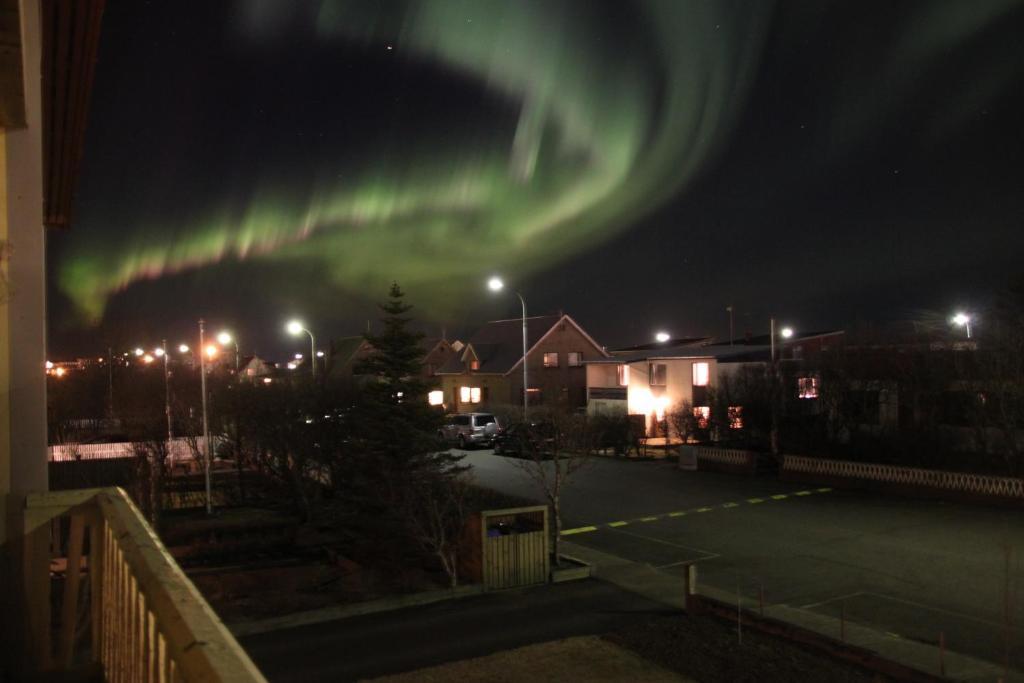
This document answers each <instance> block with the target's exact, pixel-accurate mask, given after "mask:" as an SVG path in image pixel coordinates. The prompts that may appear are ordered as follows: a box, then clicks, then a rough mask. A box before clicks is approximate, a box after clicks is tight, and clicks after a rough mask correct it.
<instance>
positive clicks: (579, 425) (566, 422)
mask: <svg viewBox="0 0 1024 683" xmlns="http://www.w3.org/2000/svg"><path fill="white" fill-rule="evenodd" d="M531 417H532V419H533V422H531V423H530V424H525V425H524V429H523V432H524V434H523V443H522V444H521V453H522V456H523V458H522V459H521V460H518V461H516V464H517V465H518V466H519V467H520V469H522V470H523V471H524V472H525V473H526V474H527V475H528V476H529V477H530V479H532V480H533V481H534V483H536V484H537V487H538V488H539V489H540V490H541V492H542V493H543V495H544V497H545V498H546V499H547V502H548V505H550V506H551V514H552V517H553V522H554V523H553V524H552V550H553V551H554V554H555V564H556V565H558V566H560V565H561V556H560V554H559V542H560V540H561V535H562V492H563V490H564V489H565V487H566V485H567V484H568V483H569V481H570V480H571V479H572V477H573V475H575V474H576V473H577V472H579V471H580V470H581V469H583V467H585V466H586V465H587V463H588V462H589V459H590V456H591V455H592V454H593V452H594V448H595V445H596V438H595V437H596V432H595V430H594V429H593V428H592V425H591V423H590V421H589V419H588V418H587V416H586V415H573V414H568V413H565V412H562V411H554V410H550V411H549V410H536V411H534V412H532V415H531Z"/></svg>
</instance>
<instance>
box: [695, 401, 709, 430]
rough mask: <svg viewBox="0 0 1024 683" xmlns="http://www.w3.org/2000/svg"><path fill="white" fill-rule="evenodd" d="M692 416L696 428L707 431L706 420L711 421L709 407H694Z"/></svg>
mask: <svg viewBox="0 0 1024 683" xmlns="http://www.w3.org/2000/svg"><path fill="white" fill-rule="evenodd" d="M693 416H694V417H695V418H697V428H698V429H707V428H708V420H709V419H711V407H710V406H695V407H694V409H693Z"/></svg>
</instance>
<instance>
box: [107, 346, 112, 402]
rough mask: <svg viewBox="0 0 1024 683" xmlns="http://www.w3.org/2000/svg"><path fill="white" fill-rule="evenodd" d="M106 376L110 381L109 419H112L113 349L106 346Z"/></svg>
mask: <svg viewBox="0 0 1024 683" xmlns="http://www.w3.org/2000/svg"><path fill="white" fill-rule="evenodd" d="M107 378H108V381H109V382H110V419H111V420H113V419H114V350H113V349H111V348H110V347H109V346H108V347H107Z"/></svg>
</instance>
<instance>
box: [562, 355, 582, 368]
mask: <svg viewBox="0 0 1024 683" xmlns="http://www.w3.org/2000/svg"><path fill="white" fill-rule="evenodd" d="M566 355H567V356H568V359H567V360H566V363H568V365H569V367H570V368H578V367H579V366H581V365H583V354H582V353H580V352H579V351H570V352H569V353H568V354H566Z"/></svg>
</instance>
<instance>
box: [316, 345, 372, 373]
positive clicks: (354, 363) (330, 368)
mask: <svg viewBox="0 0 1024 683" xmlns="http://www.w3.org/2000/svg"><path fill="white" fill-rule="evenodd" d="M371 353H373V346H371V345H370V342H368V341H366V338H365V337H363V336H362V335H357V336H352V337H341V338H340V339H332V340H331V346H330V353H329V354H328V357H327V376H328V377H330V378H331V379H352V377H353V375H355V370H356V368H357V367H358V365H359V363H360V362H362V361H363V359H365V358H366V357H367V356H369V355H370V354H371Z"/></svg>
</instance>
